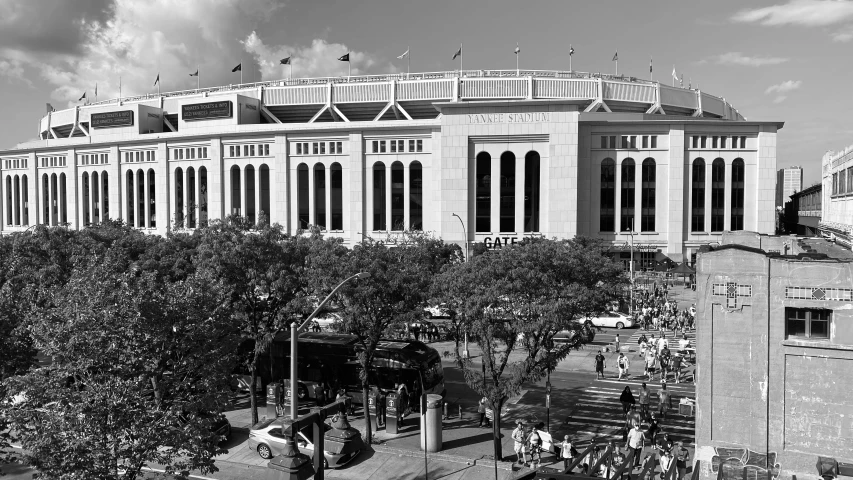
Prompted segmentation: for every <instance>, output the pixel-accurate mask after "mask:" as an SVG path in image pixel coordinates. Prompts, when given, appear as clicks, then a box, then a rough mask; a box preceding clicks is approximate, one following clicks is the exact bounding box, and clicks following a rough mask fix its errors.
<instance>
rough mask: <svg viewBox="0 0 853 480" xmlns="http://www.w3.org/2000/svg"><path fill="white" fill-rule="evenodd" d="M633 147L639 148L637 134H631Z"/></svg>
mask: <svg viewBox="0 0 853 480" xmlns="http://www.w3.org/2000/svg"><path fill="white" fill-rule="evenodd" d="M631 148H634V149H636V148H637V136H636V135H631Z"/></svg>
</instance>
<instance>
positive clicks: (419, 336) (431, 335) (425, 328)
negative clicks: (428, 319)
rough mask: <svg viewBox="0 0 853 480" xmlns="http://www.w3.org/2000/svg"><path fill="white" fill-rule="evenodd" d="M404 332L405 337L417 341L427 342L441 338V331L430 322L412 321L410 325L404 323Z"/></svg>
mask: <svg viewBox="0 0 853 480" xmlns="http://www.w3.org/2000/svg"><path fill="white" fill-rule="evenodd" d="M404 334H405V337H406V338H414V339H415V340H416V341H418V342H420V341H423V342H425V343H429V342H437V341H439V340H441V331H440V330H439V329H438V326H436V325H434V324H431V323H413V324H412V325H411V326H410V325H408V324H406V331H405V333H404Z"/></svg>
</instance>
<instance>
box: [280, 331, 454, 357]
mask: <svg viewBox="0 0 853 480" xmlns="http://www.w3.org/2000/svg"><path fill="white" fill-rule="evenodd" d="M289 341H290V332H289V331H284V332H281V333H279V334H278V335H276V337H275V342H277V343H283V342H289ZM299 343H308V344H322V345H326V346H329V347H344V348H347V347H348V348H352V349H353V350H355V349H356V348H357V347H358V345H359V344H358V337H356V336H355V335H351V334H348V333H326V332H320V333H315V332H305V333H300V334H299ZM376 347H377V348H376V350H377V357H378V358H383V357H387V356H388V355H389V354H391V352H401V353H402V352H406V353H407V355H406V357H407V358H408V359H411V360H415V361H424V360H427V359H428V358H429V357H430V356H431V355H430V353H432V352H435V350H434V349H433V348H432V347H430V346H428V345H426V344H425V343H423V342H419V341H416V340H397V339H386V338H383V339H381V340H379V343H378V344H377V346H376ZM384 352H388V353H384ZM434 355H436V356H437V355H438V352H435V353H434ZM391 357H397V356H396V355H393V354H392V355H391ZM397 358H399V357H397ZM399 359H400V360H402V358H399Z"/></svg>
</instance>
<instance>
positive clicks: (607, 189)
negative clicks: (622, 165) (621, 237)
mask: <svg viewBox="0 0 853 480" xmlns="http://www.w3.org/2000/svg"><path fill="white" fill-rule="evenodd" d="M600 203H601V213H600V214H599V220H598V223H599V226H598V229H599V231H601V232H615V231H616V162H614V161H613V159H612V158H605V159H604V160H603V161H602V162H601V202H600Z"/></svg>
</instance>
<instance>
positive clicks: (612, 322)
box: [587, 312, 635, 329]
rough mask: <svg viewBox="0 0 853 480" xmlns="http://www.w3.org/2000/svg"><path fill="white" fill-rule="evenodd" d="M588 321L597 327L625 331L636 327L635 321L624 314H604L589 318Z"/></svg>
mask: <svg viewBox="0 0 853 480" xmlns="http://www.w3.org/2000/svg"><path fill="white" fill-rule="evenodd" d="M587 320H589V321H590V322H592V324H593V325H595V326H596V327H615V328H618V329H623V328H631V327H633V326H635V323H634V319H633V318H631V317H629V316H628V315H626V314H624V313H622V312H604V313H602V314H600V315H599V316H597V317H589V318H588V319H587Z"/></svg>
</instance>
